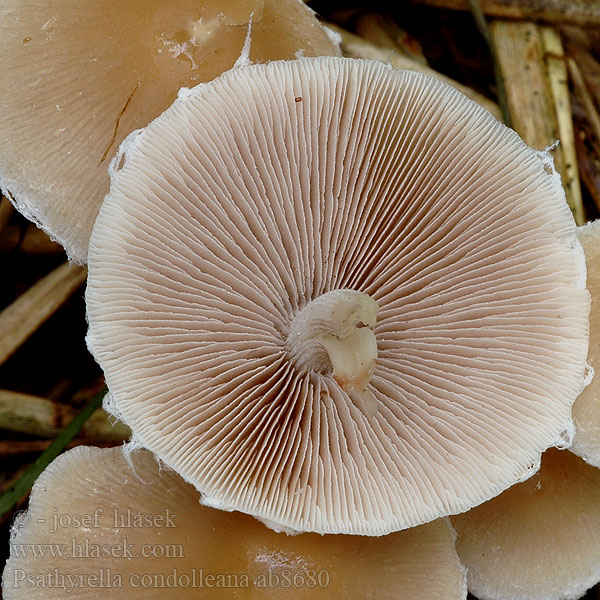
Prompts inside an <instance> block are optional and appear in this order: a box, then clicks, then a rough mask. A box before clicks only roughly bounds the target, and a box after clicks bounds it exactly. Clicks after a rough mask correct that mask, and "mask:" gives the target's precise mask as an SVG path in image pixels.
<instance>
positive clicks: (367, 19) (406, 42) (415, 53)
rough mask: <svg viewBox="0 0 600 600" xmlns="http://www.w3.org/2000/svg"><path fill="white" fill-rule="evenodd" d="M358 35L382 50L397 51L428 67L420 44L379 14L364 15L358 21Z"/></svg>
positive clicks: (390, 20) (393, 22)
mask: <svg viewBox="0 0 600 600" xmlns="http://www.w3.org/2000/svg"><path fill="white" fill-rule="evenodd" d="M356 32H357V33H358V35H359V36H360V37H361V38H363V39H365V40H367V41H368V42H371V44H374V45H375V46H379V47H380V48H389V49H390V50H392V49H393V50H397V51H398V52H399V53H400V54H402V55H403V56H408V57H409V58H411V59H413V60H414V61H416V62H418V63H421V64H422V65H427V59H426V58H425V56H424V55H423V50H422V48H421V45H420V44H419V42H418V41H417V40H416V39H415V38H413V37H411V36H410V35H409V34H408V33H406V31H404V30H403V29H400V27H398V25H397V24H396V23H395V21H393V20H392V19H390V18H389V17H387V16H385V15H382V14H379V13H364V14H362V15H360V16H359V17H358V18H357V19H356Z"/></svg>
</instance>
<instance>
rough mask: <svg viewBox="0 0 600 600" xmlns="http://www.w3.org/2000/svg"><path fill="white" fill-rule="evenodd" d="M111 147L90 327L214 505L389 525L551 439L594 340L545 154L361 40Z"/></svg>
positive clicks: (276, 515)
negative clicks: (348, 50) (349, 51)
mask: <svg viewBox="0 0 600 600" xmlns="http://www.w3.org/2000/svg"><path fill="white" fill-rule="evenodd" d="M297 98H301V99H302V101H301V102H297V101H296V99H297ZM123 152H124V157H125V160H124V165H123V167H122V169H121V170H119V171H117V172H116V173H115V176H114V179H113V182H112V186H111V191H110V194H109V195H108V196H107V198H106V200H105V202H104V204H103V206H102V209H101V212H100V215H99V218H98V220H97V222H96V225H95V228H94V233H93V236H92V241H91V244H90V275H89V279H88V291H87V302H88V318H89V322H90V331H89V338H88V339H89V345H90V349H91V350H92V351H93V353H94V355H95V356H96V358H97V360H98V361H99V362H100V364H101V366H102V367H103V369H104V371H105V374H106V379H107V384H108V387H109V389H110V391H111V394H112V397H113V399H114V404H115V406H116V409H117V410H118V411H119V413H120V415H121V417H122V418H123V419H124V421H125V422H126V423H127V424H128V425H129V426H130V427H131V428H132V430H133V433H134V436H135V437H136V438H137V439H138V440H139V441H140V442H141V443H142V444H143V445H144V446H146V447H148V448H149V449H151V450H152V451H153V452H155V453H156V454H157V455H158V456H159V457H160V458H161V459H162V460H164V461H165V462H166V463H167V464H168V465H169V466H171V467H172V468H174V469H175V470H176V471H178V472H179V473H180V474H181V475H182V476H183V477H184V479H186V480H187V481H189V482H190V483H192V484H194V485H195V486H196V487H197V489H198V490H200V491H201V492H202V493H203V494H204V501H205V502H206V503H210V504H213V505H215V506H218V507H221V508H225V509H238V510H241V511H244V512H247V513H250V514H252V515H255V516H257V517H259V518H261V519H263V520H264V521H265V522H268V523H270V524H272V525H274V526H275V527H281V528H291V529H294V530H298V531H305V530H309V531H316V532H321V533H340V532H343V533H359V534H368V535H381V534H384V533H387V532H390V531H394V530H398V529H403V528H407V527H411V526H414V525H417V524H419V523H423V522H426V521H430V520H432V519H435V518H437V517H439V516H441V515H447V514H451V513H456V512H460V511H464V510H467V509H468V508H470V507H471V506H474V505H476V504H479V503H481V502H483V501H484V500H487V499H488V498H490V497H492V496H495V495H496V494H498V493H499V492H501V491H502V490H503V489H505V488H507V487H508V486H510V485H512V484H513V483H515V482H516V481H519V480H521V479H523V478H526V477H527V476H529V475H530V474H531V473H532V470H533V469H534V468H535V466H536V465H537V463H538V461H539V457H540V453H541V452H542V451H543V450H545V449H546V448H547V447H548V446H551V445H554V444H560V443H561V442H562V438H563V436H564V433H565V430H568V429H569V427H570V423H571V422H570V409H571V405H572V403H573V401H574V399H575V398H576V396H577V394H578V393H579V392H580V391H581V388H582V382H583V379H584V373H585V359H586V354H587V341H588V313H589V297H588V293H587V291H586V289H585V264H584V257H583V252H582V250H581V246H580V245H579V243H578V240H577V236H576V228H575V224H574V222H573V219H572V216H571V214H570V211H569V210H568V207H567V206H566V204H565V201H564V193H563V191H562V188H561V186H560V181H559V179H558V177H557V176H556V175H555V174H553V173H551V172H548V169H547V158H546V157H545V156H544V155H542V154H540V153H539V152H536V151H534V150H532V149H530V148H528V147H527V146H525V144H523V142H522V141H521V140H520V138H519V137H518V136H517V134H516V133H514V132H513V131H511V130H509V129H507V128H506V127H504V126H503V125H502V124H501V123H499V122H497V121H496V120H495V119H494V118H493V117H491V116H490V115H489V114H488V113H487V112H485V111H484V110H483V109H481V108H480V107H478V106H477V105H475V104H474V103H473V102H471V101H469V100H468V99H466V98H465V97H464V96H462V95H461V94H460V93H458V92H457V91H455V90H453V89H451V88H450V87H449V86H447V85H445V84H443V83H440V82H439V81H436V80H434V79H431V78H429V77H427V76H423V75H420V74H417V73H408V72H398V71H394V70H392V69H390V68H388V67H386V66H385V65H382V64H380V63H375V62H369V61H360V60H351V59H337V58H317V59H305V60H298V61H281V62H275V63H270V64H268V65H255V66H251V67H245V68H240V69H235V70H233V71H229V72H227V73H226V74H224V75H223V76H221V77H220V78H218V79H217V80H215V81H213V82H210V83H208V84H204V85H201V86H198V87H196V88H194V89H193V90H190V91H187V92H186V93H185V94H182V95H181V97H180V99H179V100H178V101H177V102H176V103H175V104H174V105H173V106H172V107H171V108H170V109H169V110H168V111H166V112H165V113H164V114H163V115H162V116H161V117H160V118H158V119H157V120H155V121H154V122H153V123H152V124H150V125H149V126H148V127H147V128H146V129H145V130H144V131H142V132H141V133H139V134H137V135H135V136H132V137H131V138H130V139H129V140H128V141H127V142H126V143H125V144H124V148H123Z"/></svg>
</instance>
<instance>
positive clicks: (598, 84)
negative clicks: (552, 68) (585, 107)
mask: <svg viewBox="0 0 600 600" xmlns="http://www.w3.org/2000/svg"><path fill="white" fill-rule="evenodd" d="M567 51H568V54H569V56H570V57H571V58H572V59H573V61H574V62H575V64H576V65H577V67H578V68H579V71H580V72H581V75H582V76H583V79H584V81H585V84H586V86H587V89H588V90H589V93H590V94H591V96H592V97H593V98H594V101H595V102H596V106H600V63H599V62H598V61H597V60H596V59H595V58H594V57H593V56H591V55H590V54H589V53H588V52H586V51H585V50H582V49H581V48H578V47H576V46H572V45H570V46H568V47H567Z"/></svg>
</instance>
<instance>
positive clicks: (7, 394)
mask: <svg viewBox="0 0 600 600" xmlns="http://www.w3.org/2000/svg"><path fill="white" fill-rule="evenodd" d="M78 412H79V411H78V410H77V409H74V408H73V407H71V406H69V405H67V404H61V403H58V402H53V401H51V400H48V399H46V398H40V397H38V396H30V395H29V394H22V393H19V392H13V391H11V390H1V389H0V429H6V430H9V431H18V432H21V433H27V434H30V435H37V436H40V437H56V436H57V435H58V433H59V432H60V431H61V430H62V429H63V428H64V427H65V426H66V425H67V424H68V423H70V422H71V421H72V420H73V418H74V417H75V415H76V414H77V413H78ZM130 434H131V432H130V430H129V428H128V427H127V426H126V425H124V424H122V423H120V422H116V423H114V425H113V421H111V418H110V417H109V416H108V414H107V413H106V412H105V411H104V410H103V409H99V410H97V411H96V412H95V413H94V414H93V415H92V416H91V417H90V418H89V420H88V421H87V422H86V424H85V425H84V426H83V428H82V429H81V435H82V436H83V437H86V438H89V439H92V440H97V441H102V440H104V441H115V442H122V441H124V440H126V439H128V438H129V436H130Z"/></svg>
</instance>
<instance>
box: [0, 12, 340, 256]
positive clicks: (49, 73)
mask: <svg viewBox="0 0 600 600" xmlns="http://www.w3.org/2000/svg"><path fill="white" fill-rule="evenodd" d="M248 35H249V36H250V38H251V46H250V50H249V57H250V59H251V60H253V61H257V62H263V61H266V60H273V59H286V58H294V56H295V55H296V53H298V52H303V53H304V54H305V55H306V56H317V55H321V54H334V55H336V54H338V53H339V51H338V49H337V47H336V46H335V44H333V43H332V42H331V41H330V39H329V37H328V36H327V34H326V33H325V31H324V30H323V29H322V28H321V27H320V25H319V24H318V22H317V20H316V18H315V17H314V15H313V13H312V11H311V10H310V9H308V8H307V7H306V6H304V4H303V3H302V2H299V1H298V0H219V1H212V2H200V1H198V0H177V1H175V2H164V1H161V0H145V1H144V3H143V5H140V3H139V2H136V1H135V0H104V1H103V2H100V3H99V2H97V1H95V0H50V1H46V2H41V3H40V2H37V1H36V0H2V1H1V2H0V40H1V41H0V65H2V73H3V85H2V87H1V88H0V140H1V142H2V143H0V187H1V188H2V190H3V191H5V193H6V194H7V195H8V196H9V198H11V200H12V201H13V203H14V204H15V206H16V207H17V208H18V209H19V210H20V211H21V212H22V213H23V214H24V215H25V216H27V217H28V218H30V219H31V220H33V221H34V222H35V223H37V224H38V225H39V226H41V227H43V228H44V229H45V230H46V231H47V232H48V233H49V234H50V236H51V237H52V238H53V239H55V240H58V241H59V242H60V243H61V244H62V245H63V246H64V247H65V249H66V250H67V253H68V254H69V256H70V257H71V258H72V259H73V260H74V261H76V262H78V263H83V262H85V261H86V258H87V245H88V241H89V236H90V233H91V230H92V226H93V223H94V220H95V218H96V215H97V213H98V209H99V207H100V204H101V202H102V199H103V197H104V195H105V194H106V192H107V191H108V187H109V179H108V177H107V174H106V172H107V168H108V166H109V164H110V162H111V159H112V157H113V156H114V154H115V153H116V151H117V149H118V147H119V144H120V143H121V141H122V140H123V139H124V138H125V136H126V135H127V134H129V133H130V132H131V131H133V130H134V129H137V128H138V127H142V126H144V125H146V124H147V123H149V122H150V121H151V120H152V119H153V118H154V117H156V116H157V115H159V114H160V113H161V112H163V111H164V110H165V109H166V108H167V107H168V106H169V105H170V104H171V103H172V102H173V100H174V99H175V97H176V95H177V92H178V90H179V89H180V88H181V87H182V86H192V85H195V84H197V83H200V82H203V81H208V80H210V79H213V78H214V77H216V76H217V75H219V74H220V73H222V72H223V71H225V70H227V69H229V68H231V67H232V66H233V65H234V63H236V60H237V59H238V57H239V56H240V53H241V51H242V47H243V46H244V41H245V39H246V38H247V36H248Z"/></svg>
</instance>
